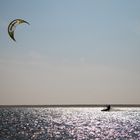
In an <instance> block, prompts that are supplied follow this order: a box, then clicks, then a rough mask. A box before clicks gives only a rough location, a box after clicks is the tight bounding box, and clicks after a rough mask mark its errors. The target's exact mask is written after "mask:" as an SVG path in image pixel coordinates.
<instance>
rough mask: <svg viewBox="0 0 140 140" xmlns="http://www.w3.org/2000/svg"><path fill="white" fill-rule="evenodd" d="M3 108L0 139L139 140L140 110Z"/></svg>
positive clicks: (134, 108) (0, 117)
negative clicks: (104, 110)
mask: <svg viewBox="0 0 140 140" xmlns="http://www.w3.org/2000/svg"><path fill="white" fill-rule="evenodd" d="M102 109H103V108H102V107H89V108H88V107H58V108H57V107H50V108H48V107H13V108H12V107H1V108H0V140H140V108H138V107H132V108H127V107H123V108H121V107H119V108H117V107H114V108H112V109H111V111H109V112H103V111H101V110H102Z"/></svg>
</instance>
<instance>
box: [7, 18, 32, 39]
mask: <svg viewBox="0 0 140 140" xmlns="http://www.w3.org/2000/svg"><path fill="white" fill-rule="evenodd" d="M21 23H26V24H28V25H30V24H29V23H28V22H27V21H25V20H22V19H15V20H13V21H12V22H11V23H10V24H9V26H8V34H9V36H10V37H11V38H12V39H13V40H14V41H16V40H15V38H14V31H15V29H16V27H17V25H19V24H21Z"/></svg>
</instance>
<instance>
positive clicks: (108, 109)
mask: <svg viewBox="0 0 140 140" xmlns="http://www.w3.org/2000/svg"><path fill="white" fill-rule="evenodd" d="M110 109H111V106H110V105H107V106H106V108H105V109H103V110H101V111H110Z"/></svg>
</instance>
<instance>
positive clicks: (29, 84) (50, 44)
mask: <svg viewBox="0 0 140 140" xmlns="http://www.w3.org/2000/svg"><path fill="white" fill-rule="evenodd" d="M17 18H21V19H24V20H26V21H28V22H29V23H30V25H27V24H21V25H19V26H17V28H16V31H15V39H16V42H14V41H13V40H12V39H11V38H10V37H9V36H8V33H7V27H8V24H9V23H10V22H11V21H12V20H14V19H17ZM139 54H140V1H139V0H123V1H122V0H117V1H116V0H106V1H104V0H59V1H58V0H41V1H39V0H30V1H28V0H24V1H20V0H12V1H9V0H1V1H0V104H1V105H46V104H64V105H65V104H139V101H140V55H139Z"/></svg>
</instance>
